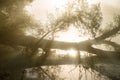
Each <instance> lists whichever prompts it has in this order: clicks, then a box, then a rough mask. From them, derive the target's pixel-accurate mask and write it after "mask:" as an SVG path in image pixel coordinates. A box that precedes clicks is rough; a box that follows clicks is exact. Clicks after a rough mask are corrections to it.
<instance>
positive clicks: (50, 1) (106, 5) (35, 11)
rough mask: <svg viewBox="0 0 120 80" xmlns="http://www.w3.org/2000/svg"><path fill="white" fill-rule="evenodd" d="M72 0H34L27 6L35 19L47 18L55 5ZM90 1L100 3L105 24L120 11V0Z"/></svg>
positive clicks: (90, 1)
mask: <svg viewBox="0 0 120 80" xmlns="http://www.w3.org/2000/svg"><path fill="white" fill-rule="evenodd" d="M68 1H72V0H34V1H33V2H32V4H30V5H28V6H27V7H26V9H27V11H28V14H30V15H32V16H33V17H34V18H35V19H37V20H39V19H42V20H43V19H45V18H44V17H46V14H47V13H49V12H53V11H54V9H55V7H58V8H60V7H61V6H62V5H64V4H65V3H66V2H68ZM88 2H89V3H96V2H97V3H100V4H101V10H102V13H103V17H104V24H106V23H107V22H108V21H111V20H112V17H113V15H115V14H116V13H120V5H119V4H120V0H88Z"/></svg>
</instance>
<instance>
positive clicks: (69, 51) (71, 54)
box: [67, 49, 77, 57]
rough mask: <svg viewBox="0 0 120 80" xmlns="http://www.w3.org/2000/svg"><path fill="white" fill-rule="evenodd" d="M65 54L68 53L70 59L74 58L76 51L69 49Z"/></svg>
mask: <svg viewBox="0 0 120 80" xmlns="http://www.w3.org/2000/svg"><path fill="white" fill-rule="evenodd" d="M67 53H68V55H70V56H72V57H76V55H77V51H76V50H74V49H69V50H68V51H67Z"/></svg>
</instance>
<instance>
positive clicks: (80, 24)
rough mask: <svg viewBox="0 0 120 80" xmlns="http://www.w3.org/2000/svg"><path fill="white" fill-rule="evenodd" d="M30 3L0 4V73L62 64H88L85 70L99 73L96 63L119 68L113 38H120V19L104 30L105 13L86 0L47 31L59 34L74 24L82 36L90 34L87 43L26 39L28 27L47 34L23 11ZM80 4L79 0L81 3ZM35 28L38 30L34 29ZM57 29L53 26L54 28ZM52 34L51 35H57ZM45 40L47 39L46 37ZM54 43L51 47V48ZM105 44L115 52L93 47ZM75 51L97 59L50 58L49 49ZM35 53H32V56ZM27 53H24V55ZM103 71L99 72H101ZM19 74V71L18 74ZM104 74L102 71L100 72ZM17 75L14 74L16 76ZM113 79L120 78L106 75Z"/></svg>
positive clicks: (119, 54)
mask: <svg viewBox="0 0 120 80" xmlns="http://www.w3.org/2000/svg"><path fill="white" fill-rule="evenodd" d="M26 1H29V0H21V1H18V0H16V1H14V0H12V1H9V0H8V1H6V2H4V1H3V0H1V1H0V55H1V56H0V63H1V64H0V71H1V72H2V71H3V72H4V71H5V70H7V71H8V72H9V71H11V70H14V69H15V70H17V69H18V70H23V69H26V68H30V67H37V66H41V65H60V64H75V63H78V62H79V64H83V65H87V66H85V68H87V67H89V68H92V69H94V70H97V71H99V70H98V69H97V68H96V66H95V64H102V63H103V64H108V65H109V64H114V65H120V62H119V61H120V60H119V58H120V45H119V44H118V43H116V42H113V40H112V38H115V37H117V36H119V31H120V23H119V21H120V16H119V15H118V16H116V17H115V19H114V22H113V23H111V24H109V25H108V26H107V27H109V30H107V29H105V30H104V31H103V30H102V29H101V26H100V25H101V21H102V14H101V12H100V5H99V4H98V5H93V6H91V7H89V6H88V5H87V4H86V3H85V2H84V0H83V3H84V4H82V3H81V2H77V4H76V2H73V3H72V4H68V7H67V8H66V11H65V12H64V13H62V15H60V16H58V17H57V18H54V17H53V18H54V19H52V20H50V23H51V24H50V25H49V26H52V27H51V28H50V29H48V33H49V32H51V33H54V34H55V33H56V32H58V31H61V30H64V29H67V28H68V27H69V26H70V25H71V24H73V25H74V26H75V27H76V28H78V29H79V31H81V30H83V29H84V31H82V32H81V33H80V35H82V34H83V35H89V36H90V38H89V39H88V40H85V41H82V42H79V43H72V42H61V41H53V40H50V39H44V37H43V38H40V39H38V37H35V36H26V35H25V34H24V30H25V29H27V28H32V29H35V30H36V28H37V30H38V32H39V33H40V34H41V35H43V33H45V32H47V30H44V29H43V27H41V26H42V25H40V27H36V26H38V25H37V24H36V23H35V22H34V21H32V20H31V18H30V17H29V16H27V15H26V14H25V13H24V11H23V8H24V6H25V2H26ZM78 1H79V0H78ZM31 26H35V27H31ZM53 26H54V27H53ZM54 34H52V36H53V35H54ZM47 36H50V37H51V35H50V34H49V35H47ZM45 37H46V36H45ZM50 44H51V45H50ZM100 44H106V45H108V46H112V48H113V49H114V50H112V51H111V50H107V51H106V50H103V49H99V48H95V47H93V45H100ZM48 46H49V47H48ZM38 48H41V49H43V51H42V52H41V53H42V55H41V56H40V57H36V56H35V55H36V54H37V53H39V51H38V50H39V49H38ZM70 48H74V49H76V50H80V51H86V52H88V53H90V54H96V56H89V57H87V58H85V62H82V61H83V60H82V59H78V60H79V61H78V62H76V59H75V60H74V59H73V58H68V59H66V58H65V59H58V60H56V59H55V60H54V58H52V59H49V58H48V57H49V56H50V55H49V52H47V51H49V50H50V49H61V50H66V49H70ZM31 52H32V54H30V53H31ZM23 53H24V54H23ZM99 72H100V71H99ZM16 73H17V72H16ZM101 73H102V72H101ZM14 74H15V73H14ZM16 75H18V74H16ZM104 75H106V76H108V77H110V78H111V79H113V78H116V80H117V79H118V78H119V79H120V77H115V76H113V75H111V74H109V75H107V74H104Z"/></svg>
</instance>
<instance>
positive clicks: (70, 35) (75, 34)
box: [55, 25, 88, 42]
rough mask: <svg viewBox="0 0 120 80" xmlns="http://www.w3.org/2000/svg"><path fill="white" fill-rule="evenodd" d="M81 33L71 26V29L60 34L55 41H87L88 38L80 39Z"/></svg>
mask: <svg viewBox="0 0 120 80" xmlns="http://www.w3.org/2000/svg"><path fill="white" fill-rule="evenodd" d="M79 34H80V33H79V31H78V29H76V28H75V26H73V25H71V26H70V27H69V29H68V30H67V31H65V32H58V33H57V34H56V36H58V37H57V38H55V40H58V41H65V42H80V41H84V40H86V39H87V38H88V37H86V36H84V37H80V36H79Z"/></svg>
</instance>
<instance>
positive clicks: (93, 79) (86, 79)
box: [25, 65, 109, 80]
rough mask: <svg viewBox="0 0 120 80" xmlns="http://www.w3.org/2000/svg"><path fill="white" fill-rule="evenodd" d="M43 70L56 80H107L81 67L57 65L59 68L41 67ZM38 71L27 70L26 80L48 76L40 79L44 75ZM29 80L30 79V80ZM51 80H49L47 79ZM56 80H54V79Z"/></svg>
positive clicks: (35, 79) (36, 79)
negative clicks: (55, 77)
mask: <svg viewBox="0 0 120 80" xmlns="http://www.w3.org/2000/svg"><path fill="white" fill-rule="evenodd" d="M43 69H44V70H45V71H46V72H47V75H49V78H50V76H51V77H53V75H54V76H57V80H109V79H108V78H107V77H105V76H102V75H101V74H100V73H98V72H96V71H94V70H91V69H90V68H89V69H86V68H84V67H83V66H82V65H59V66H43ZM39 70H40V69H39ZM39 72H40V71H38V69H36V71H35V70H33V71H32V69H27V73H26V79H25V80H27V78H29V79H30V78H32V80H39V79H40V80H41V79H42V78H43V79H42V80H46V79H45V78H48V76H44V77H40V76H42V75H43V74H44V73H42V72H41V73H40V74H39ZM30 80H31V79H30ZM47 80H51V79H47ZM55 80H56V79H55Z"/></svg>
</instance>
